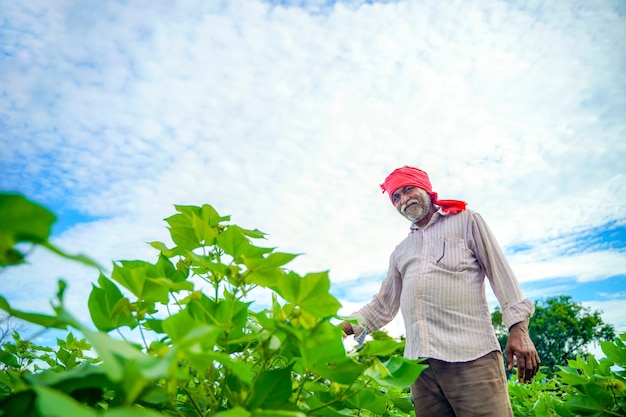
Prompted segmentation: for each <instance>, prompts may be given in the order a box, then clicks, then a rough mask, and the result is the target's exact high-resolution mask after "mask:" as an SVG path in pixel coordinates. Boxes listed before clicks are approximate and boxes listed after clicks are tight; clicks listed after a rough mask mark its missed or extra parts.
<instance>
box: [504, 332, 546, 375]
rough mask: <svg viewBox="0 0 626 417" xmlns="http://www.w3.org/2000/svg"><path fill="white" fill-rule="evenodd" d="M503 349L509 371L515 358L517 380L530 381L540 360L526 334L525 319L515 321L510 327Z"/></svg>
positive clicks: (536, 370) (537, 368)
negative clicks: (504, 348)
mask: <svg viewBox="0 0 626 417" xmlns="http://www.w3.org/2000/svg"><path fill="white" fill-rule="evenodd" d="M505 351H506V360H507V364H508V369H509V371H511V370H513V366H514V358H515V359H516V360H517V380H518V381H520V382H531V381H532V380H533V377H534V376H535V374H536V373H537V372H538V371H539V366H540V365H541V360H540V359H539V354H538V353H537V349H536V348H535V344H534V343H533V341H532V340H531V339H530V335H529V334H528V321H527V320H524V321H521V322H519V323H516V324H514V325H513V326H512V327H511V329H510V330H509V340H508V341H507V343H506V350H505Z"/></svg>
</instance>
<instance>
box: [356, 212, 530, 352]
mask: <svg viewBox="0 0 626 417" xmlns="http://www.w3.org/2000/svg"><path fill="white" fill-rule="evenodd" d="M485 277H487V279H488V281H489V284H490V285H491V288H492V289H493V292H494V294H495V295H496V298H497V299H498V302H499V303H500V307H501V308H502V313H503V314H502V318H503V322H504V324H505V325H506V326H507V328H509V329H510V328H511V326H513V325H514V324H515V323H518V322H520V321H523V320H525V319H527V318H529V317H530V316H532V314H533V313H534V305H533V303H532V301H530V300H528V299H525V298H524V297H523V295H522V291H521V289H520V287H519V284H518V282H517V279H516V278H515V275H514V274H513V271H512V269H511V267H510V265H509V263H508V262H507V260H506V259H505V257H504V253H503V252H502V249H501V248H500V246H499V245H498V242H497V241H496V239H495V237H494V236H493V234H492V232H491V230H490V229H489V227H488V226H487V224H486V223H485V221H484V220H483V219H482V217H481V216H480V215H479V214H478V213H475V212H473V211H471V210H465V211H462V212H461V213H459V214H456V215H449V214H447V213H444V212H442V211H441V210H439V211H438V212H436V213H434V214H433V216H432V218H431V219H430V221H429V223H428V224H427V225H426V226H424V227H419V226H417V225H415V224H413V225H412V226H411V233H410V234H409V235H408V236H407V237H406V239H404V240H403V241H402V242H401V243H400V244H399V245H398V246H396V248H395V250H394V251H393V253H392V254H391V257H390V261H389V270H388V272H387V276H386V277H385V279H384V281H383V282H382V284H381V288H380V290H379V292H378V294H376V295H375V296H374V297H373V299H372V301H370V302H369V303H368V304H367V305H365V306H364V307H363V308H361V309H360V310H358V311H357V312H355V313H354V314H353V315H354V316H358V317H360V318H361V319H362V320H363V322H362V324H363V325H364V327H365V330H366V331H367V332H372V331H374V330H377V329H379V328H381V327H382V326H384V325H385V324H387V323H389V322H390V321H391V320H393V319H394V317H395V316H396V314H397V313H398V310H399V309H400V310H401V311H402V316H403V319H404V324H405V327H406V346H405V352H404V354H405V356H406V357H407V358H410V359H417V358H422V357H427V358H434V359H439V360H443V361H447V362H466V361H471V360H474V359H477V358H479V357H481V356H484V355H486V354H487V353H489V352H491V351H494V350H500V345H499V343H498V339H497V338H496V335H495V332H494V329H493V326H492V324H491V314H490V312H489V307H488V305H487V298H486V294H485ZM361 332H362V329H359V328H355V333H356V335H357V336H358V335H359V333H361Z"/></svg>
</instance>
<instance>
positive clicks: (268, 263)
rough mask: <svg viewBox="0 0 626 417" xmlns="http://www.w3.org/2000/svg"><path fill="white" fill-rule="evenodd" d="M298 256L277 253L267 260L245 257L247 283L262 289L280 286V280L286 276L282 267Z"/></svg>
mask: <svg viewBox="0 0 626 417" xmlns="http://www.w3.org/2000/svg"><path fill="white" fill-rule="evenodd" d="M296 256H298V255H294V254H291V253H281V252H276V253H272V254H270V255H269V256H268V257H267V258H248V257H244V258H243V261H244V264H245V265H246V267H247V268H248V271H247V281H248V282H249V283H250V284H256V285H259V286H262V287H272V286H274V285H278V283H279V280H280V279H282V278H283V276H284V272H283V271H282V270H281V267H282V266H283V265H285V264H287V263H289V262H291V261H292V260H293V259H294V258H295V257H296Z"/></svg>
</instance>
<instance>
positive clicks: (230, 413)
mask: <svg viewBox="0 0 626 417" xmlns="http://www.w3.org/2000/svg"><path fill="white" fill-rule="evenodd" d="M250 416H252V414H251V413H250V412H249V411H248V410H246V409H245V408H241V407H235V408H232V409H230V410H227V411H218V412H217V413H216V414H215V417H250Z"/></svg>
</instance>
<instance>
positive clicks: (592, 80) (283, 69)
mask: <svg viewBox="0 0 626 417" xmlns="http://www.w3.org/2000/svg"><path fill="white" fill-rule="evenodd" d="M0 9H1V10H2V18H1V19H0V149H1V152H0V189H2V190H5V191H6V190H11V191H18V192H20V193H23V194H25V195H26V196H28V197H30V198H31V199H33V200H35V201H37V202H40V203H42V204H44V205H46V206H48V207H49V208H51V209H52V210H53V211H55V212H56V213H57V214H58V216H59V222H58V223H57V224H56V225H55V228H54V241H55V242H56V243H57V244H58V245H59V246H61V247H62V248H64V249H66V250H67V251H69V252H82V253H85V254H87V255H89V256H91V257H93V258H95V259H97V260H98V261H100V262H101V263H102V264H104V265H106V266H109V267H110V265H111V263H112V261H114V260H121V259H145V260H152V259H154V257H155V252H154V250H153V249H152V248H151V247H149V246H148V245H147V244H146V242H148V241H153V240H161V241H168V235H167V231H166V229H165V223H164V222H163V218H165V217H167V216H169V215H171V214H173V213H174V208H173V205H174V204H194V205H202V204H204V203H207V204H211V205H213V206H214V207H215V208H216V209H217V210H218V211H219V212H220V214H222V215H227V214H229V215H231V216H232V221H233V222H234V223H236V224H239V225H241V226H243V227H248V228H258V229H260V230H262V231H264V232H266V233H268V234H269V236H268V242H266V244H267V246H273V247H276V248H278V250H280V251H286V252H294V253H302V256H300V257H299V258H297V260H296V261H294V262H293V263H292V264H291V267H292V268H293V269H295V270H296V271H297V272H300V273H307V272H313V271H321V270H329V271H330V276H331V279H332V283H333V284H332V291H333V293H334V294H335V295H337V297H338V298H339V299H340V300H341V301H342V303H343V306H344V307H343V309H342V312H343V313H346V314H348V313H349V312H351V311H352V310H354V309H355V308H357V307H359V306H361V305H363V304H364V303H366V302H367V301H368V300H369V299H370V298H371V296H372V295H373V294H374V293H375V292H376V290H377V289H378V287H379V285H380V282H381V280H382V278H383V277H384V274H385V271H386V269H387V262H388V257H389V254H390V253H391V251H392V250H393V248H394V246H395V245H396V244H397V243H398V242H399V241H400V240H402V239H403V238H404V237H405V236H406V234H407V233H408V226H409V223H408V221H406V220H405V219H404V218H402V217H401V216H400V215H398V214H397V212H395V210H394V208H393V207H392V205H391V204H390V203H389V200H388V198H387V196H386V195H383V194H381V191H380V189H379V186H378V184H380V183H381V182H382V181H383V180H384V178H385V176H386V175H387V174H388V173H389V172H391V171H392V170H393V169H394V168H396V167H399V166H402V165H406V164H408V165H414V166H418V167H420V168H422V169H424V170H426V171H427V172H428V173H429V175H430V178H431V181H432V183H433V187H434V190H435V191H437V192H438V193H439V196H440V197H441V198H452V199H461V200H465V201H467V202H468V204H469V208H471V209H473V210H475V211H477V212H479V213H481V215H482V216H483V217H484V218H485V219H486V220H487V222H488V223H489V225H490V226H491V228H492V230H493V232H494V233H495V235H496V236H497V237H498V240H499V242H500V244H501V245H502V246H503V248H504V249H505V252H506V254H507V255H508V258H509V260H510V262H511V264H512V266H513V268H514V270H515V271H516V273H517V276H518V279H519V281H520V282H521V285H522V288H523V290H524V292H525V294H526V295H527V296H528V297H529V298H531V299H534V300H536V299H539V298H545V297H548V296H553V295H570V296H572V297H573V298H574V300H575V301H578V302H582V303H584V304H585V305H586V306H588V307H590V308H592V309H593V310H601V311H603V314H604V316H603V317H604V319H605V321H607V322H609V323H611V324H614V325H615V326H616V327H617V328H618V329H619V330H621V331H626V315H625V314H624V311H625V309H626V256H625V255H626V215H625V214H624V213H625V212H626V211H625V210H626V186H625V184H626V181H625V180H626V176H625V175H626V164H625V163H624V160H625V159H626V47H625V46H624V39H626V6H625V3H624V2H622V1H619V0H594V1H586V0H581V1H574V0H572V1H556V2H545V1H542V0H536V1H535V0H529V1H502V0H479V1H473V2H465V1H455V0H449V1H448V0H447V1H438V0H424V1H421V0H420V1H417V0H416V1H410V0H406V1H390V0H388V1H380V2H379V1H360V0H345V1H330V0H317V1H314V0H311V1H307V0H292V1H278V0H233V1H226V0H224V1H213V0H211V1H201V0H189V1H179V2H175V1H162V2H153V1H149V0H144V1H141V0H139V1H132V2H127V1H107V2H82V1H73V0H66V1H64V0H55V1H48V0H31V1H28V2H17V1H13V0H0ZM30 261H31V264H30V265H28V266H23V267H19V268H12V269H5V270H4V271H2V275H1V276H0V279H1V280H2V285H1V288H2V290H1V292H2V294H3V295H4V296H5V297H7V298H8V299H9V300H10V301H11V302H12V303H14V304H15V306H17V307H20V308H24V309H29V310H46V309H47V308H48V304H49V303H48V300H50V299H52V298H53V297H54V294H55V293H56V283H55V282H56V279H58V278H64V279H66V280H67V281H68V282H69V284H70V288H69V290H68V306H69V307H70V308H71V309H72V310H73V311H74V312H75V313H76V314H79V315H80V314H84V311H85V308H86V297H87V294H88V293H89V291H90V288H91V282H93V281H95V280H96V279H97V273H96V272H94V271H92V270H89V269H86V268H82V267H77V266H74V265H72V264H71V263H69V262H65V261H61V260H57V259H54V258H53V257H51V256H49V255H48V254H47V253H45V252H43V251H40V250H37V251H35V252H34V253H32V255H31V257H30ZM490 300H492V304H493V305H494V306H495V303H494V302H493V300H494V298H493V297H492V296H491V295H490ZM263 302H264V301H263V300H258V303H259V304H262V303H263ZM389 329H390V330H391V331H392V332H402V326H401V323H399V322H398V320H396V321H395V322H393V323H391V324H390V326H389Z"/></svg>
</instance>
